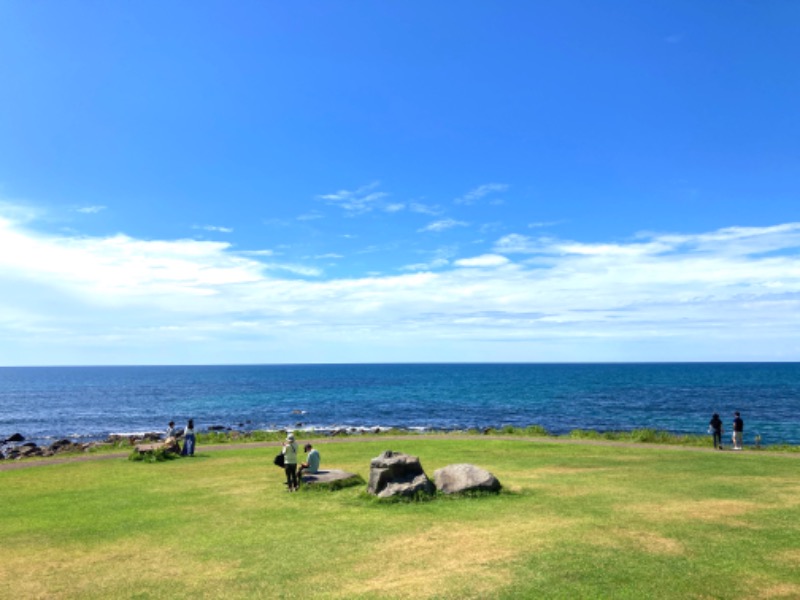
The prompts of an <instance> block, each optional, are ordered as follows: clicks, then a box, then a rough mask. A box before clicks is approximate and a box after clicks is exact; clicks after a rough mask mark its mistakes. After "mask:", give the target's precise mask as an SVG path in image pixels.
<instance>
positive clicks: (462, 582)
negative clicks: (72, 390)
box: [0, 435, 800, 600]
mask: <svg viewBox="0 0 800 600" xmlns="http://www.w3.org/2000/svg"><path fill="white" fill-rule="evenodd" d="M315 446H316V447H317V448H318V449H319V450H320V452H321V454H322V456H323V466H328V467H331V468H342V469H345V470H348V471H351V472H354V473H356V474H358V475H360V476H362V477H363V478H365V479H366V478H367V477H368V474H369V473H368V471H369V461H370V459H371V458H373V457H375V456H377V455H378V454H380V453H381V452H382V451H383V450H387V449H392V450H398V451H403V452H408V453H410V454H414V455H417V456H419V457H420V458H421V460H422V464H423V467H424V468H425V470H426V472H427V473H428V474H429V475H430V476H432V475H433V471H434V470H435V469H437V468H440V467H442V466H444V465H446V464H451V463H458V462H470V463H473V464H476V465H478V466H481V467H484V468H486V469H488V470H490V471H491V472H493V473H494V474H495V475H496V476H497V477H498V478H499V479H500V481H501V482H502V483H503V485H504V490H503V492H502V493H500V494H499V495H483V496H477V497H464V498H450V497H436V498H435V499H433V500H432V501H428V502H416V503H415V502H403V503H386V502H378V501H375V500H374V499H373V498H371V497H368V496H367V495H366V494H365V493H364V486H363V485H359V486H355V487H350V488H346V489H341V490H337V491H331V492H328V493H303V492H301V493H297V494H289V493H286V492H285V491H284V486H283V485H282V482H283V477H282V471H281V470H280V469H278V468H277V467H275V466H274V465H273V464H272V457H273V455H274V454H275V447H274V446H271V447H251V448H245V449H239V448H235V449H234V448H231V449H228V450H225V451H216V452H211V451H208V450H204V448H203V446H202V445H201V446H199V447H198V454H197V456H195V457H194V458H184V459H180V460H171V461H165V462H156V463H146V462H131V461H128V460H126V459H125V458H119V459H111V460H103V461H91V462H80V463H78V462H76V463H68V464H60V465H52V466H36V467H32V468H29V469H18V470H12V471H3V472H0V506H2V511H1V512H0V540H2V547H3V550H4V552H3V560H2V561H0V595H2V597H6V598H12V597H19V598H101V597H123V598H163V597H173V598H203V597H206V598H212V597H226V598H376V597H379V598H487V597H490V598H570V599H571V598H636V599H637V600H639V599H641V598H798V597H800V568H798V567H800V544H798V541H797V540H800V478H798V477H797V473H798V467H800V463H798V458H797V456H796V455H784V454H778V453H764V452H713V451H700V450H697V449H693V448H678V447H671V448H667V447H662V446H635V447H632V446H619V445H611V444H607V443H589V444H587V443H580V442H574V443H573V442H569V441H566V442H565V440H564V439H553V440H551V439H549V438H547V437H542V438H539V439H537V440H535V441H531V440H526V439H523V438H520V437H515V436H513V435H509V436H503V437H500V438H487V437H479V436H474V437H463V438H455V437H453V438H450V437H445V438H443V439H430V438H426V437H425V436H409V437H408V438H405V439H400V440H398V439H386V438H384V439H381V438H371V439H370V438H353V439H352V440H347V441H346V442H344V443H339V442H336V443H334V441H333V440H331V442H329V443H326V442H318V443H316V444H315Z"/></svg>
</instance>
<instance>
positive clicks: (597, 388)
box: [0, 363, 800, 444]
mask: <svg viewBox="0 0 800 600" xmlns="http://www.w3.org/2000/svg"><path fill="white" fill-rule="evenodd" d="M734 410H739V411H741V412H742V416H743V418H744V419H745V423H746V432H745V441H748V440H749V441H750V442H752V440H753V438H754V436H755V435H756V434H759V435H761V437H762V440H763V443H765V444H779V443H792V444H797V443H800V364H797V363H711V364H698V363H689V364H677V363H666V364H663V363H659V364H391V365H378V364H370V365H257V366H190V367H180V366H171V367H166V366H165V367H6V368H0V439H2V438H3V437H5V436H8V435H11V434H12V433H15V432H19V433H21V434H22V435H24V436H25V437H26V438H28V439H31V440H35V441H38V442H39V443H44V442H47V441H48V440H52V439H56V438H62V437H71V438H74V439H84V440H92V439H103V438H105V437H106V436H107V435H108V434H110V433H117V432H140V431H162V430H163V429H164V428H165V427H166V423H167V422H168V421H169V420H171V419H174V420H175V421H176V422H177V423H178V424H179V425H182V424H184V423H185V421H186V420H187V419H188V418H194V419H195V421H196V423H197V426H198V427H199V428H200V429H201V430H203V429H205V428H207V427H209V426H212V425H220V426H226V427H232V428H234V429H246V430H253V429H283V428H290V429H315V430H331V429H339V428H344V427H355V428H362V427H363V428H374V427H399V428H422V429H434V430H456V429H467V428H484V427H501V426H504V425H514V426H528V425H541V426H543V427H544V428H545V429H547V430H548V431H550V432H552V433H566V432H568V431H570V430H573V429H593V430H598V431H611V430H613V431H627V430H632V429H638V428H652V429H659V430H665V431H670V432H674V433H695V434H703V433H705V432H706V429H707V427H708V421H709V418H710V417H711V414H712V413H713V412H718V413H719V414H720V415H721V416H722V419H723V422H724V423H725V424H726V429H728V430H729V429H730V422H731V421H732V419H733V411H734Z"/></svg>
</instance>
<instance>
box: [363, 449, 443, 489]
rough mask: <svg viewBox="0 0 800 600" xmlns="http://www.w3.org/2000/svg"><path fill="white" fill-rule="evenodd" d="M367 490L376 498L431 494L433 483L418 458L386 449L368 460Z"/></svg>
mask: <svg viewBox="0 0 800 600" xmlns="http://www.w3.org/2000/svg"><path fill="white" fill-rule="evenodd" d="M367 491H368V492H369V493H370V494H373V495H374V496H378V498H390V497H392V496H414V495H416V494H432V493H433V491H434V487H433V484H432V483H431V481H430V479H428V476H427V475H425V471H424V470H423V469H422V464H421V463H420V461H419V458H417V457H416V456H411V455H409V454H404V453H402V452H392V451H391V450H387V451H386V452H384V453H383V454H381V455H379V456H377V457H375V458H373V459H372V461H371V462H370V469H369V483H368V485H367Z"/></svg>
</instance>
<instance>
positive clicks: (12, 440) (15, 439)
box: [6, 433, 25, 442]
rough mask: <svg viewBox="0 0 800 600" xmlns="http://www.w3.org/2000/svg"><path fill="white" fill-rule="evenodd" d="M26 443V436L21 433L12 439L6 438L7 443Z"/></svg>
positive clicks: (12, 436) (14, 435) (13, 435)
mask: <svg viewBox="0 0 800 600" xmlns="http://www.w3.org/2000/svg"><path fill="white" fill-rule="evenodd" d="M24 441H25V436H24V435H22V434H21V433H14V434H12V435H11V437H9V438H6V442H24Z"/></svg>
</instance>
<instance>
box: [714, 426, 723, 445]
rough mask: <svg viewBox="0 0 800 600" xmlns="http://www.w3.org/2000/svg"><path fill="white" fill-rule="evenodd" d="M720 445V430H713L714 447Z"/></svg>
mask: <svg viewBox="0 0 800 600" xmlns="http://www.w3.org/2000/svg"><path fill="white" fill-rule="evenodd" d="M721 447H722V432H721V431H718V430H715V431H714V448H721Z"/></svg>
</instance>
